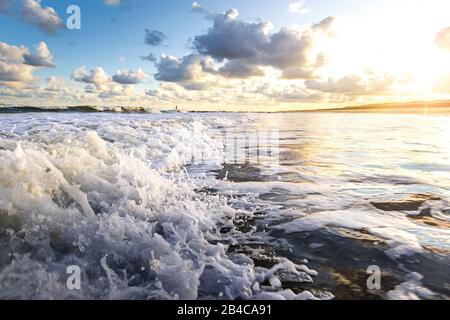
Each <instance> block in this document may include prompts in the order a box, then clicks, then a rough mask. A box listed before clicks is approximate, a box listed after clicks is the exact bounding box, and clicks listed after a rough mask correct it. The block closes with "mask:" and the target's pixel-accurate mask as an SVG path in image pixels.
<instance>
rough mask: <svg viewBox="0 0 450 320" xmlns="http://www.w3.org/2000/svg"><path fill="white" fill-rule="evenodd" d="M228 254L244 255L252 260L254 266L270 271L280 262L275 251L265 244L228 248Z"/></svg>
mask: <svg viewBox="0 0 450 320" xmlns="http://www.w3.org/2000/svg"><path fill="white" fill-rule="evenodd" d="M229 253H231V254H234V253H240V254H244V255H246V256H248V257H250V259H252V260H253V262H254V264H255V266H257V267H263V268H267V269H270V268H272V267H273V266H274V265H276V264H277V263H279V262H280V261H281V258H280V257H279V256H278V255H277V254H276V253H275V249H274V248H273V247H272V246H270V245H268V244H265V243H260V242H258V243H246V244H240V245H235V246H230V248H229Z"/></svg>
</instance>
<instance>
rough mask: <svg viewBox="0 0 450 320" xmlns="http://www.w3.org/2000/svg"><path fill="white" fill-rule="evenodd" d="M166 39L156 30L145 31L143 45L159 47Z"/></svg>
mask: <svg viewBox="0 0 450 320" xmlns="http://www.w3.org/2000/svg"><path fill="white" fill-rule="evenodd" d="M165 39H166V35H165V34H164V33H162V32H161V31H158V30H149V29H145V40H144V42H145V44H147V45H149V46H159V45H161V44H162V43H163V42H164V40H165Z"/></svg>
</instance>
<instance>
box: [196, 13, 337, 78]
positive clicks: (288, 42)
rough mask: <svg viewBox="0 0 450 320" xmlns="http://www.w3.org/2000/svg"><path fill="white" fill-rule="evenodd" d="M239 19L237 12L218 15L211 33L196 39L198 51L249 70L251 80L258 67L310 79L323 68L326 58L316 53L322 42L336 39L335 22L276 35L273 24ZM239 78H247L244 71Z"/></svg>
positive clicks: (288, 75)
mask: <svg viewBox="0 0 450 320" xmlns="http://www.w3.org/2000/svg"><path fill="white" fill-rule="evenodd" d="M238 15H239V13H238V11H237V10H236V9H230V10H228V11H227V12H226V13H224V14H217V15H215V16H214V19H213V26H212V27H211V28H210V29H209V30H208V32H207V33H206V34H203V35H200V36H197V37H195V38H194V40H193V48H194V50H196V51H197V52H198V53H199V54H201V55H208V56H211V57H213V58H214V59H215V60H217V61H219V62H220V61H224V60H227V61H233V63H232V64H230V67H231V66H237V65H241V66H245V67H246V69H247V70H248V71H249V72H250V73H249V74H248V76H251V75H252V73H254V72H255V70H257V69H256V68H257V67H258V66H271V67H274V68H277V69H280V70H281V71H283V73H285V76H286V78H300V79H305V78H306V79H307V78H312V77H313V73H314V71H315V69H317V68H319V67H320V66H321V63H320V62H321V61H323V54H322V53H318V54H315V55H314V54H313V53H312V49H313V48H314V46H315V44H316V43H317V39H318V38H320V37H328V36H331V35H333V28H332V25H333V21H334V18H332V17H328V18H326V19H324V20H322V21H321V22H320V23H318V24H315V25H312V26H311V27H310V28H306V29H301V30H300V29H296V28H287V27H284V28H282V29H281V30H280V31H279V32H276V33H272V32H271V29H272V24H271V23H270V22H260V23H246V22H243V21H240V20H238V19H237V17H238ZM250 66H253V67H250ZM294 71H295V72H294ZM239 74H240V76H241V77H245V74H244V72H243V71H242V72H240V73H239Z"/></svg>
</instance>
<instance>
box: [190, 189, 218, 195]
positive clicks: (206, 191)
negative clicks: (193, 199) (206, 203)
mask: <svg viewBox="0 0 450 320" xmlns="http://www.w3.org/2000/svg"><path fill="white" fill-rule="evenodd" d="M194 191H195V192H197V193H206V194H209V195H216V194H218V192H219V190H217V189H214V188H202V189H196V190H194Z"/></svg>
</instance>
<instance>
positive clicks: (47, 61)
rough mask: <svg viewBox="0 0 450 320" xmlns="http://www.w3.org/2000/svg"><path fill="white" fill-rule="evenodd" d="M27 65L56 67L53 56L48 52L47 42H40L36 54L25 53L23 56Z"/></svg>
mask: <svg viewBox="0 0 450 320" xmlns="http://www.w3.org/2000/svg"><path fill="white" fill-rule="evenodd" d="M23 58H24V62H25V64H27V65H29V66H33V67H54V66H55V65H54V64H53V55H52V53H51V52H50V50H48V47H47V45H46V44H45V42H42V41H41V42H39V44H38V45H37V46H36V53H35V54H32V53H29V52H27V53H25V54H24V55H23Z"/></svg>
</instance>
